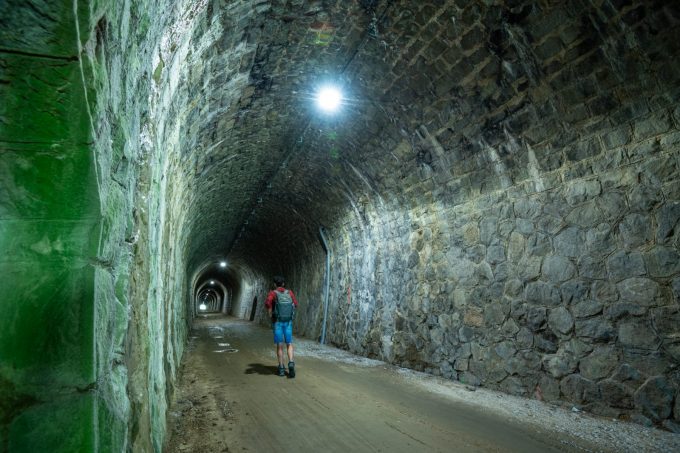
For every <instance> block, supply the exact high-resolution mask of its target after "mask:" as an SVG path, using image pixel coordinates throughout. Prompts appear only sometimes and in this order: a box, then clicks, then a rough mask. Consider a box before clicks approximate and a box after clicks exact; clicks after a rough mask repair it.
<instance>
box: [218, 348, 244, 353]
mask: <svg viewBox="0 0 680 453" xmlns="http://www.w3.org/2000/svg"><path fill="white" fill-rule="evenodd" d="M213 352H230V353H234V352H238V349H233V348H228V349H216V350H214V351H213Z"/></svg>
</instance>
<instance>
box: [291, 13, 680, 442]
mask: <svg viewBox="0 0 680 453" xmlns="http://www.w3.org/2000/svg"><path fill="white" fill-rule="evenodd" d="M576 3H577V2H574V3H568V4H565V5H564V8H565V9H564V10H562V11H556V10H560V9H561V8H556V10H553V11H549V12H546V11H544V12H543V13H542V14H538V15H532V16H530V17H533V19H527V20H528V21H529V22H530V24H525V25H524V27H525V28H524V31H521V32H520V31H519V29H517V28H513V27H515V26H514V25H512V26H511V25H508V24H507V23H506V25H505V26H506V28H503V26H502V25H501V28H500V29H499V30H497V33H498V36H497V38H498V39H499V43H498V45H500V46H502V47H503V48H504V49H505V50H504V51H503V52H505V55H506V56H507V58H508V61H507V62H503V61H502V60H501V62H500V63H499V65H500V66H499V67H498V68H497V69H499V70H500V72H501V74H500V75H498V77H493V78H488V77H484V75H483V74H484V73H483V71H484V70H482V71H481V72H478V71H479V70H478V69H477V70H475V68H474V67H471V66H470V67H468V68H467V71H469V72H470V73H471V74H477V77H476V78H473V77H471V76H463V75H461V77H460V82H458V83H457V84H453V85H452V86H455V87H456V88H455V89H454V90H453V91H454V92H455V93H456V95H455V96H456V97H455V99H453V100H450V101H449V102H455V103H457V105H458V107H457V109H458V111H457V112H455V111H454V112H450V115H451V116H447V117H442V110H441V107H440V105H439V104H436V103H435V104H429V105H424V104H422V103H420V102H418V101H417V100H415V101H414V103H413V104H412V105H411V106H410V109H409V110H408V113H404V112H403V111H401V112H400V111H399V110H398V109H397V108H390V107H389V106H387V107H386V110H387V113H388V114H390V115H392V117H391V123H392V124H390V123H387V122H385V123H383V129H382V130H381V132H380V133H378V134H376V135H375V137H374V138H372V139H370V140H369V141H368V143H367V144H366V145H365V146H366V148H367V149H364V150H363V151H364V152H365V153H366V155H365V156H364V158H363V165H362V166H361V167H358V168H359V170H360V171H359V172H356V171H354V172H353V171H352V170H353V168H352V167H350V165H348V164H347V161H345V162H342V163H340V164H339V166H340V167H342V168H343V170H344V171H341V172H340V173H341V174H342V178H343V179H344V181H345V182H344V186H345V187H350V188H351V189H352V190H351V192H350V193H349V194H348V195H347V196H348V198H351V199H352V203H351V204H350V205H349V207H346V208H344V209H338V210H337V211H336V212H332V209H333V208H328V209H326V210H325V211H324V210H323V208H319V205H317V208H319V210H320V211H323V212H324V214H326V215H325V216H324V217H322V218H321V220H322V221H327V226H328V229H329V235H330V236H331V238H332V244H331V248H332V249H333V250H334V257H333V263H332V269H333V270H332V296H331V301H332V305H331V315H330V323H329V332H328V338H329V340H330V341H331V342H332V343H334V344H337V345H339V346H342V347H346V348H348V349H349V350H351V351H353V352H356V353H359V354H365V355H369V356H375V357H379V358H382V359H385V360H387V361H390V362H392V363H396V364H398V365H402V366H405V367H409V368H414V369H418V370H424V371H427V372H430V373H433V374H437V375H442V376H445V377H448V378H452V379H458V380H460V381H462V382H465V383H468V384H471V385H483V386H486V387H490V388H494V389H500V390H502V391H505V392H508V393H512V394H517V395H522V396H526V397H530V398H538V399H542V400H546V401H554V402H562V403H563V404H568V405H569V406H576V407H578V408H581V409H585V410H588V411H592V412H594V413H597V414H604V415H607V416H620V417H622V418H628V419H632V420H635V421H637V422H640V423H643V424H652V423H657V424H665V426H667V427H669V429H677V428H678V425H677V423H678V420H679V419H680V413H678V409H677V401H678V391H679V388H678V383H679V382H680V369H679V368H678V364H679V363H680V352H679V347H680V343H679V338H680V312H679V304H680V293H679V290H678V288H679V285H680V267H679V264H678V263H680V256H679V254H678V245H679V236H678V233H677V229H678V222H679V220H680V191H679V189H680V176H679V175H680V172H679V171H678V170H679V166H680V144H679V142H680V132H679V126H680V110H678V106H677V94H678V85H677V76H675V75H670V73H671V72H673V71H676V70H677V63H676V60H677V59H676V58H674V57H671V55H675V54H676V52H677V49H676V46H675V45H672V44H671V45H667V44H668V41H666V40H664V39H661V38H658V37H653V36H652V35H653V34H654V33H655V32H654V33H653V32H652V31H651V30H659V29H661V28H664V24H667V21H669V20H673V21H674V22H673V24H674V25H673V26H665V29H666V31H667V32H668V33H669V35H667V38H666V39H671V38H670V36H671V35H672V36H676V34H677V31H669V30H677V20H676V18H673V19H670V18H671V16H670V15H668V13H670V11H665V12H664V11H663V10H657V13H656V14H655V13H652V12H651V10H648V9H645V8H643V7H639V5H638V6H636V5H630V6H625V7H622V8H621V9H612V10H609V11H608V12H606V11H605V9H601V10H599V11H597V13H596V14H608V16H607V19H606V23H607V26H606V27H605V26H604V25H602V26H601V27H600V28H599V29H598V30H599V31H598V34H599V35H598V36H597V38H592V39H596V40H597V42H598V43H599V44H598V45H595V46H593V45H592V42H591V43H590V44H588V45H586V44H585V43H584V42H585V41H587V40H588V39H591V38H590V37H588V35H587V33H586V32H585V31H583V30H582V31H581V35H579V37H578V38H577V39H576V40H574V38H575V36H574V35H571V34H570V30H571V28H570V27H572V26H573V25H574V24H575V23H579V22H580V23H584V22H585V21H589V20H595V19H593V16H592V15H591V13H592V10H588V9H586V10H582V11H580V12H578V11H576V10H575V9H574V8H575V7H576ZM604 3H607V2H604ZM604 3H603V4H602V5H600V6H601V7H602V8H604V7H605V6H606V5H605V4H604ZM534 12H536V11H535V10H534ZM395 14H396V13H395ZM462 14H463V15H462V16H460V15H457V16H455V17H456V18H461V17H466V18H467V20H471V21H472V24H471V25H470V26H471V28H472V29H475V25H474V21H475V19H474V17H477V20H481V21H482V22H478V23H477V28H478V33H480V34H481V35H480V36H479V37H478V38H480V39H476V40H472V39H471V38H470V40H469V41H466V40H467V36H468V35H467V34H463V36H462V38H460V39H461V41H460V45H465V46H468V48H469V49H470V50H469V52H470V53H475V52H483V51H485V50H488V48H487V46H488V42H487V41H485V40H484V39H481V36H482V35H483V36H489V33H491V35H492V36H491V37H492V38H493V33H492V32H493V29H494V28H495V27H496V26H497V25H499V24H494V23H492V22H486V23H485V22H483V21H484V20H485V19H484V17H487V19H488V16H485V14H491V13H490V11H484V10H483V9H482V8H476V9H475V8H474V7H473V8H470V9H466V10H465V11H464V12H463V13H462ZM466 14H467V16H466ZM470 14H472V15H470ZM558 17H561V18H562V19H559V21H558V19H557V18H558ZM566 17H569V19H568V20H566V19H564V18H566ZM600 19H601V20H605V19H604V18H603V17H600ZM560 21H561V22H560ZM558 22H559V24H558ZM438 23H441V22H440V21H439V20H438ZM456 23H457V24H460V22H456ZM550 24H552V26H549V25H550ZM643 24H644V25H643ZM541 30H542V31H541ZM473 31H474V30H473ZM470 33H472V31H471V32H470ZM521 35H524V36H530V37H531V39H530V42H531V45H530V48H531V55H530V58H529V57H527V55H524V56H522V58H518V57H517V56H518V55H520V53H521V52H522V51H523V50H524V51H526V50H528V49H527V48H524V47H523V46H524V45H528V42H524V44H522V42H513V39H516V38H517V37H518V36H521ZM570 36H571V37H570ZM513 37H514V38H513ZM453 39H455V38H453ZM671 41H672V39H671ZM436 42H437V39H435V40H434V41H432V42H430V43H429V44H424V45H423V44H422V43H420V44H419V45H421V46H422V49H421V50H420V51H419V54H420V55H421V56H428V52H429V50H430V48H431V47H433V46H434V45H435V44H436ZM456 42H457V41H456ZM491 51H492V52H493V48H492V49H491ZM664 55H665V56H664ZM414 58H415V57H414ZM513 58H515V60H514V61H515V62H516V63H517V65H518V66H514V68H515V70H517V72H515V71H514V70H513V69H511V67H512V66H513V65H514V64H515V63H512V62H511V60H513ZM640 61H647V62H648V63H649V65H648V66H647V69H646V70H643V69H642V67H641V66H638V63H639V62H640ZM462 64H463V63H462V62H460V65H462ZM522 65H524V66H522ZM480 66H481V65H480ZM504 68H505V69H504ZM633 68H635V69H633ZM671 68H676V69H675V70H674V69H671ZM487 69H488V67H487ZM450 70H458V69H457V67H456V66H452V67H450ZM676 72H677V71H676ZM519 74H522V76H521V77H520V76H519ZM506 75H507V76H512V77H520V79H521V80H522V82H521V83H519V84H515V82H513V81H510V80H503V77H505V76H506ZM534 75H535V76H536V77H537V78H536V80H532V77H533V76H534ZM480 78H481V80H480ZM515 80H518V79H515ZM508 83H509V85H508ZM513 84H515V85H513ZM426 86H429V87H432V88H433V89H437V86H436V85H435V84H434V83H432V82H431V83H429V84H427V83H426ZM511 87H514V89H511ZM395 89H396V86H395ZM401 89H403V87H401ZM414 90H416V91H417V88H414ZM523 90H526V91H523ZM508 92H510V93H511V94H509V95H505V94H503V93H508ZM473 93H474V94H473ZM466 95H467V96H479V97H480V98H478V99H477V101H479V102H474V103H471V102H469V100H468V99H469V98H466V97H465V96H466ZM494 112H495V113H494ZM416 117H419V118H420V121H421V122H417V121H418V120H416V119H415V118H416ZM454 126H455V128H454ZM399 128H402V129H401V130H399ZM435 131H436V132H435ZM371 148H373V149H380V150H381V151H382V154H383V156H388V157H387V158H383V159H375V160H374V159H373V149H371ZM346 159H347V160H349V161H351V159H352V157H346ZM393 160H396V161H397V163H396V164H395V163H394V162H392V161H393ZM388 161H389V162H388ZM367 181H368V182H367ZM348 192H349V191H348ZM329 211H330V213H328V212H329ZM300 256H304V257H305V258H304V259H309V258H307V257H308V256H309V255H308V254H301V255H300ZM311 260H312V261H309V263H308V264H307V265H304V266H303V267H304V271H302V272H301V274H303V275H305V276H307V277H308V278H309V282H308V283H306V282H304V281H303V282H301V284H302V285H303V288H302V293H303V294H306V295H307V296H308V299H307V300H304V301H303V303H304V302H310V301H311V300H314V299H318V297H319V295H320V294H321V289H320V288H321V282H322V279H323V264H322V263H321V262H320V261H319V260H318V259H317V258H316V257H314V256H312V258H311ZM291 268H294V266H291ZM317 310H320V309H319V308H318V307H317ZM299 322H300V324H301V325H300V326H299V330H300V331H301V332H303V333H306V334H308V335H310V336H315V335H318V333H319V332H320V322H319V317H318V311H315V312H314V313H312V314H310V315H306V316H305V315H303V316H302V317H301V319H300V320H299ZM674 405H675V406H674ZM674 423H675V424H674Z"/></svg>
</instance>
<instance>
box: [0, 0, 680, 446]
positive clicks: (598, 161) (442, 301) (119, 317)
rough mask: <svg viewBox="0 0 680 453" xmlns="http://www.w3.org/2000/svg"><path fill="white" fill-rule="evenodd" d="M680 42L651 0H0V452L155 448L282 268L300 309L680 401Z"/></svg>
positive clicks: (501, 380) (300, 323)
mask: <svg viewBox="0 0 680 453" xmlns="http://www.w3.org/2000/svg"><path fill="white" fill-rule="evenodd" d="M679 54H680V5H679V4H678V3H677V2H672V1H660V0H653V1H634V0H631V1H629V0H569V1H549V0H540V1H539V0H533V1H532V0H506V1H501V0H427V1H408V0H375V1H365V0H352V1H330V0H313V1H299V0H257V1H250V0H233V1H226V0H178V1H175V0H130V1H109V0H73V1H72V0H59V1H52V2H47V1H42V0H31V1H21V0H5V1H4V2H0V98H1V99H3V101H1V102H0V104H2V105H1V106H0V250H2V251H3V252H4V253H3V258H2V259H0V267H1V268H2V271H1V272H0V275H2V277H0V278H1V279H2V281H1V282H0V400H2V401H7V403H4V402H3V403H0V428H1V429H0V452H4V451H9V450H12V448H11V447H12V446H18V445H26V446H27V447H26V448H27V450H26V451H31V450H32V451H47V450H46V449H48V450H49V447H50V446H52V445H54V444H55V439H61V436H63V433H68V434H69V435H68V436H67V437H69V438H70V439H71V440H70V441H69V442H70V443H62V444H61V445H63V447H62V448H63V451H75V450H79V449H81V450H82V449H84V450H87V451H124V450H126V449H131V450H133V451H161V449H162V446H163V442H164V441H165V439H166V434H167V433H166V416H167V410H168V405H169V401H170V399H171V397H172V394H173V391H174V388H175V385H176V380H177V375H178V367H179V364H180V363H181V360H182V357H183V355H184V354H185V347H186V343H187V338H188V336H189V332H190V329H191V323H192V321H193V320H194V319H195V318H196V317H198V316H202V315H206V314H218V313H219V314H223V315H229V316H233V317H236V318H241V319H250V320H253V321H254V322H257V323H260V324H262V325H265V326H266V325H268V323H269V319H268V316H267V313H266V310H265V307H264V298H265V297H266V294H267V291H268V290H269V289H270V288H271V285H272V283H271V280H272V277H273V276H274V275H283V276H285V279H286V283H287V285H288V286H289V287H290V288H293V289H295V292H296V294H297V295H298V298H299V300H300V307H299V310H298V315H297V318H296V335H300V336H303V337H307V338H310V339H314V340H318V339H319V338H320V337H321V336H324V337H325V338H324V340H325V342H326V343H328V344H331V345H334V346H337V347H339V348H342V349H346V350H348V351H350V352H352V353H356V354H359V355H362V356H365V357H370V358H376V359H380V360H384V361H386V362H388V363H391V364H395V365H399V366H402V367H406V368H409V369H413V370H417V371H424V372H426V373H429V374H432V375H436V376H441V377H442V378H445V379H450V380H456V381H460V382H464V383H466V384H468V385H471V386H484V387H488V388H491V389H494V390H499V391H501V392H505V393H508V394H512V395H519V396H524V397H527V398H531V397H532V395H535V394H536V392H537V389H538V391H539V392H540V394H541V395H543V398H545V400H546V401H555V402H565V404H574V405H580V406H579V407H581V406H582V407H585V408H587V409H588V410H590V411H592V412H593V413H596V414H600V415H603V414H604V415H607V416H612V417H624V418H627V419H630V418H633V419H635V420H637V421H639V422H641V423H643V424H649V425H654V426H663V424H664V423H665V424H666V425H668V426H671V425H669V424H673V426H678V424H679V423H680V397H679V396H678V395H679V394H680V393H679V392H680V388H679V385H678V382H680V367H679V366H678V364H679V363H680V252H678V250H679V249H680V234H679V232H680V177H679V175H680V102H679V99H680V63H678V61H679V60H678V56H679ZM327 86H334V87H336V89H338V90H339V91H340V92H341V101H340V105H339V107H338V108H337V110H334V111H325V110H323V109H321V108H320V107H319V105H318V103H317V95H318V93H319V91H320V90H321V89H323V88H324V87H327ZM327 267H328V269H329V271H327V270H326V269H327ZM38 268H39V269H40V271H39V272H37V269H38ZM203 306H205V308H202V307H203ZM322 331H323V332H322ZM36 350H44V351H48V353H47V354H46V358H44V359H43V358H39V357H36V356H35V354H34V351H36ZM55 395H56V396H55ZM46 414H50V415H51V416H50V417H46V416H45V415H46ZM55 414H56V415H57V417H54V415H55ZM67 415H68V416H67ZM55 418H56V419H57V420H58V421H57V422H56V425H55V426H52V427H50V429H47V428H45V426H46V424H47V423H48V422H49V420H54V419H55ZM26 426H30V427H31V429H30V430H26V429H24V427H26ZM30 433H34V435H32V434H30ZM35 433H37V434H35ZM69 449H71V450H69Z"/></svg>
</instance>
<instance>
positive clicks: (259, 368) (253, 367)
mask: <svg viewBox="0 0 680 453" xmlns="http://www.w3.org/2000/svg"><path fill="white" fill-rule="evenodd" d="M248 367H249V368H248V369H246V374H276V372H277V371H278V368H277V367H275V366H271V365H262V364H261V363H249V364H248Z"/></svg>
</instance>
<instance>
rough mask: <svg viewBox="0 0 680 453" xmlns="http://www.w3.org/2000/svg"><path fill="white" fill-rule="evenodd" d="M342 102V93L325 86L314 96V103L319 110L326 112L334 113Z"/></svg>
mask: <svg viewBox="0 0 680 453" xmlns="http://www.w3.org/2000/svg"><path fill="white" fill-rule="evenodd" d="M341 102H342V93H340V90H338V89H337V88H335V87H332V86H327V87H323V88H321V90H319V93H318V94H317V95H316V103H317V105H318V106H319V108H320V109H321V110H325V111H326V112H334V111H336V110H337V109H338V107H340V103H341Z"/></svg>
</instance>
